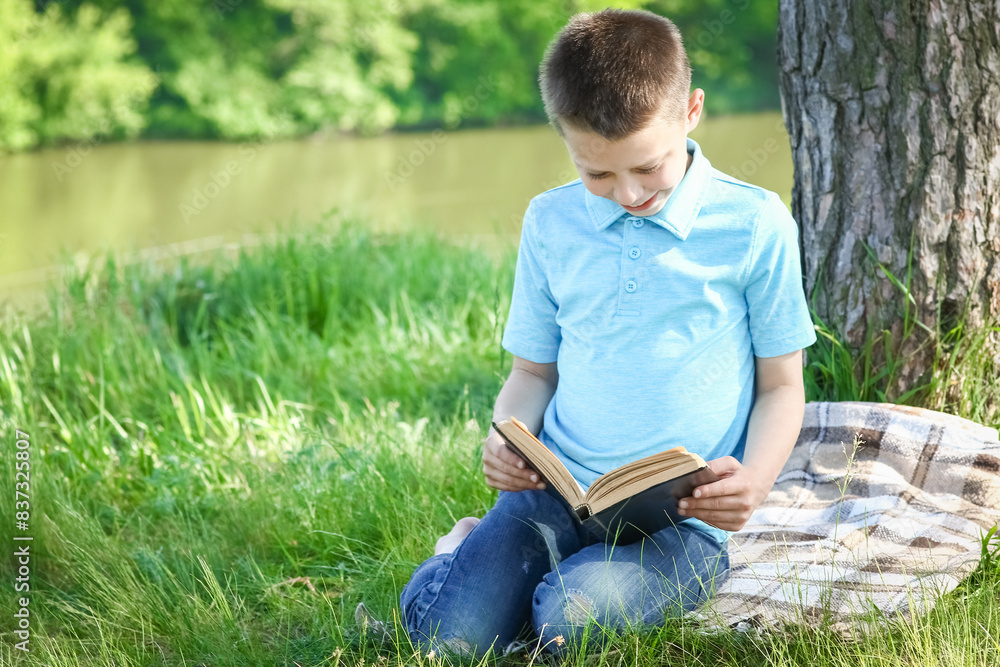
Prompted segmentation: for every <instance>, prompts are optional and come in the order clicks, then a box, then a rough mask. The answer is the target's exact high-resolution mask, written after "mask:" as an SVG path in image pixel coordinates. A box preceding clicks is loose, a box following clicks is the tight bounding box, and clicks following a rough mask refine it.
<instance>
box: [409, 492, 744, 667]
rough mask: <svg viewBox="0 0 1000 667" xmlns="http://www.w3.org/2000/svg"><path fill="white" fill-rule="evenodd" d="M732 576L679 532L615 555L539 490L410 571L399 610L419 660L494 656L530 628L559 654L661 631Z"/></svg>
mask: <svg viewBox="0 0 1000 667" xmlns="http://www.w3.org/2000/svg"><path fill="white" fill-rule="evenodd" d="M728 575H729V553H728V552H727V551H726V548H725V547H724V546H722V545H720V544H719V543H718V542H717V541H716V540H715V539H714V538H712V537H711V536H710V535H707V534H706V533H704V532H702V531H699V530H698V529H695V528H690V527H688V526H687V525H686V524H684V523H681V524H678V525H676V526H672V527H669V528H666V529H664V530H661V531H660V532H658V533H655V534H653V535H652V536H649V537H646V538H643V539H642V540H640V541H638V542H635V543H633V544H628V545H624V546H622V545H618V546H613V545H608V544H605V543H603V542H597V541H595V540H594V539H593V538H592V537H590V535H589V534H588V533H587V532H586V531H585V530H584V529H583V528H582V527H580V525H579V524H578V523H576V521H574V519H573V518H572V517H571V516H570V514H569V510H568V508H566V506H565V505H564V504H563V503H561V502H560V501H558V500H557V499H555V498H553V497H552V496H551V495H549V494H548V493H546V492H544V491H536V490H529V491H518V492H501V493H500V497H499V499H498V500H497V503H496V505H494V507H493V509H491V510H490V511H489V512H487V513H486V516H485V517H484V518H483V520H482V521H481V522H480V523H479V524H478V525H477V526H476V527H475V528H473V530H472V532H471V533H469V535H468V537H466V538H465V540H464V541H463V542H462V543H461V545H459V547H458V548H457V549H456V550H455V551H454V552H452V553H450V554H439V555H437V556H433V557H431V558H430V559H428V560H427V561H425V562H424V563H423V564H422V565H420V566H419V567H418V568H417V569H416V571H415V572H414V573H413V577H412V578H411V579H410V582H409V583H408V584H407V585H406V587H405V588H404V589H403V592H402V595H401V598H400V602H401V604H402V611H403V619H404V622H405V624H406V630H407V632H408V633H409V635H410V639H411V640H412V641H413V642H414V644H416V645H418V646H420V647H421V648H423V649H427V650H429V649H434V650H436V651H437V652H438V653H442V652H449V653H459V654H465V655H469V654H473V655H475V656H483V655H485V653H486V652H487V651H488V650H489V649H491V648H492V649H493V650H494V652H497V653H500V652H502V651H503V649H504V648H505V647H506V646H508V645H509V644H510V643H512V642H513V641H514V640H515V639H517V638H518V637H519V636H521V635H522V633H523V632H525V631H526V630H527V629H528V628H529V627H530V629H532V630H534V637H537V638H539V640H540V643H541V645H543V646H545V648H546V649H547V650H550V651H554V652H562V651H565V650H566V649H567V648H569V647H572V646H576V645H578V644H579V642H580V641H581V640H583V639H584V633H585V631H586V632H587V633H588V634H589V638H591V639H592V640H597V641H598V642H600V641H601V639H603V637H604V636H605V635H608V636H613V635H614V634H615V632H617V631H620V630H624V629H626V628H628V627H632V628H642V627H656V626H662V625H663V623H664V621H665V619H666V617H667V616H680V615H682V614H683V613H685V612H687V611H691V610H692V609H694V608H696V607H697V606H699V605H700V604H701V603H703V602H704V601H706V600H707V599H708V598H709V597H710V596H711V595H712V594H713V593H714V589H715V587H716V586H718V585H719V584H721V583H722V582H723V581H724V580H725V579H726V578H727V577H728ZM588 622H590V623H589V630H585V628H587V627H588ZM594 622H596V623H597V624H598V626H599V627H595V626H594V625H593V623H594ZM557 637H561V640H560V639H557Z"/></svg>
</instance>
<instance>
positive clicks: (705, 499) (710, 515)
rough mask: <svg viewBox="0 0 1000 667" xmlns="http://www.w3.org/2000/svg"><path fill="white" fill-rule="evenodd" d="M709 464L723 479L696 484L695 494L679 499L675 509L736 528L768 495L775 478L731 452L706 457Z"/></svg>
mask: <svg viewBox="0 0 1000 667" xmlns="http://www.w3.org/2000/svg"><path fill="white" fill-rule="evenodd" d="M708 467H709V468H711V469H712V471H713V472H714V473H715V474H716V475H718V476H719V477H721V478H722V479H720V480H719V481H718V482H712V483H711V484H703V485H702V486H699V487H697V488H695V490H694V491H693V494H694V497H689V498H682V499H681V501H680V502H679V503H678V512H680V514H681V515H682V516H690V517H694V518H696V519H701V520H702V521H704V522H705V523H708V524H711V525H713V526H715V527H716V528H721V529H723V530H732V531H736V530H739V529H740V528H742V527H743V526H745V525H746V522H747V521H749V520H750V515H751V514H753V511H754V510H755V509H757V506H758V505H760V504H761V503H762V502H763V501H764V498H767V494H768V493H770V492H771V487H772V486H773V485H774V480H769V479H766V476H765V475H762V474H760V473H758V472H757V471H755V470H754V469H753V468H747V467H746V466H744V465H743V464H741V463H740V462H739V461H737V460H736V459H735V458H733V457H732V456H724V457H722V458H721V459H715V460H714V461H709V462H708Z"/></svg>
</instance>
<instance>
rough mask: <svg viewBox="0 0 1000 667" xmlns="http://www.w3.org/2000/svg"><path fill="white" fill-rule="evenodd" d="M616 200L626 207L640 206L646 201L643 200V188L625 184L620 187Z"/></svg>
mask: <svg viewBox="0 0 1000 667" xmlns="http://www.w3.org/2000/svg"><path fill="white" fill-rule="evenodd" d="M615 194H616V195H617V196H616V199H617V200H618V203H619V204H624V205H625V206H638V205H639V204H641V203H643V202H644V201H646V200H645V199H642V188H641V187H639V185H638V184H637V183H636V184H625V183H623V184H622V185H621V186H619V187H618V191H617V192H616V193H615Z"/></svg>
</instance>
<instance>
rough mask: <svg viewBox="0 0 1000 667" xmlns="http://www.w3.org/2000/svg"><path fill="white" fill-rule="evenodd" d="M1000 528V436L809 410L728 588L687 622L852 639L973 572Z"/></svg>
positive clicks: (737, 538)
mask: <svg viewBox="0 0 1000 667" xmlns="http://www.w3.org/2000/svg"><path fill="white" fill-rule="evenodd" d="M998 520H1000V442H998V439H997V431H996V429H993V428H988V427H985V426H981V425H979V424H976V423H974V422H971V421H968V420H966V419H962V418H960V417H955V416H953V415H947V414H943V413H940V412H934V411H932V410H924V409H921V408H913V407H908V406H899V405H892V404H889V403H863V402H836V403H807V404H806V411H805V418H804V420H803V424H802V431H801V433H800V435H799V439H798V441H797V442H796V444H795V448H794V449H793V450H792V454H791V456H790V457H789V460H788V462H787V464H786V465H785V467H784V469H783V470H782V472H781V474H780V475H779V477H778V479H777V481H776V482H775V485H774V488H773V489H772V491H771V494H770V496H768V498H767V499H766V500H765V501H764V503H762V504H761V505H760V507H759V508H758V509H757V511H756V512H755V513H754V515H753V516H752V517H751V519H750V522H749V523H748V524H747V525H746V526H745V527H744V528H743V530H741V531H740V532H738V533H736V534H735V535H733V537H732V539H731V540H730V544H729V554H730V561H731V571H730V577H729V579H728V580H726V581H725V582H724V583H723V584H722V585H721V586H720V587H719V588H718V590H717V591H716V597H715V598H714V600H712V601H711V602H709V603H708V604H707V605H705V606H704V607H703V608H702V609H700V610H698V611H696V612H693V614H692V616H693V617H695V618H697V619H699V620H701V621H702V622H704V623H706V624H707V625H708V626H709V627H715V628H719V627H721V626H729V627H732V628H736V629H740V630H743V629H746V628H747V627H760V626H765V625H780V624H781V623H786V622H788V623H806V624H809V625H814V626H819V625H823V626H824V627H830V628H833V629H834V630H835V631H838V632H840V633H842V634H845V635H851V634H852V630H854V629H856V628H857V627H858V626H859V623H860V622H861V621H862V620H863V619H868V620H870V621H875V622H881V620H882V619H886V618H892V617H897V616H902V617H904V618H909V617H910V615H911V614H914V613H922V612H924V611H926V610H927V609H929V606H930V605H931V604H933V602H934V600H935V598H936V597H938V596H939V595H941V594H942V593H945V592H947V591H950V590H952V589H953V588H955V586H957V585H958V583H959V582H960V581H961V580H962V579H963V578H965V577H966V576H967V575H968V574H970V573H971V572H972V571H973V570H974V569H975V567H976V564H977V563H978V560H979V557H980V555H981V552H982V535H983V534H984V533H985V532H986V531H988V530H989V529H990V528H991V527H992V526H994V525H996V523H997V522H998Z"/></svg>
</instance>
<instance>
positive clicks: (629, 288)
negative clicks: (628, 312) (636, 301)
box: [625, 280, 639, 294]
mask: <svg viewBox="0 0 1000 667" xmlns="http://www.w3.org/2000/svg"><path fill="white" fill-rule="evenodd" d="M637 289H639V285H638V283H636V282H635V281H634V280H630V281H628V282H627V283H625V291H626V292H628V293H629V294H631V293H632V292H634V291H636V290H637Z"/></svg>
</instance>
